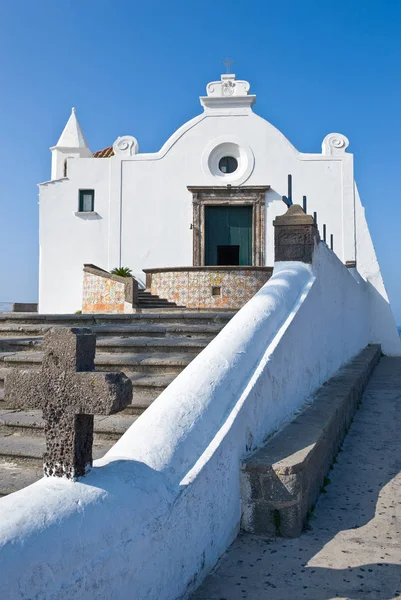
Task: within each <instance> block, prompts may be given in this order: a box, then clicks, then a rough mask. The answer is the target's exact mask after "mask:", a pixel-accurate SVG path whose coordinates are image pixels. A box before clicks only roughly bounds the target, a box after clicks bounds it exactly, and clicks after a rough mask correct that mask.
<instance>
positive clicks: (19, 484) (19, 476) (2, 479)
mask: <svg viewBox="0 0 401 600" xmlns="http://www.w3.org/2000/svg"><path fill="white" fill-rule="evenodd" d="M42 477H43V466H42V464H41V465H40V466H39V465H38V466H35V465H29V466H28V465H26V464H18V463H16V462H14V461H13V460H12V459H10V460H7V459H5V461H4V462H1V463H0V498H1V497H2V496H7V494H12V493H13V492H17V491H18V490H20V489H22V488H24V487H26V486H27V485H31V483H35V481H38V479H41V478H42Z"/></svg>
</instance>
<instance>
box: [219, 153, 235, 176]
mask: <svg viewBox="0 0 401 600" xmlns="http://www.w3.org/2000/svg"><path fill="white" fill-rule="evenodd" d="M237 168H238V161H237V159H236V158H234V157H233V156H223V158H221V159H220V161H219V169H220V171H221V172H222V173H234V171H236V170H237Z"/></svg>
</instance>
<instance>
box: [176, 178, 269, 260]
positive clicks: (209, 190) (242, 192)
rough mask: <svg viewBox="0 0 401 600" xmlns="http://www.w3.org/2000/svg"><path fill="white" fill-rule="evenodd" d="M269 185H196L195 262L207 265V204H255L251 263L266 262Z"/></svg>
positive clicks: (194, 191) (192, 189) (193, 191)
mask: <svg viewBox="0 0 401 600" xmlns="http://www.w3.org/2000/svg"><path fill="white" fill-rule="evenodd" d="M269 189H270V186H268V185H265V186H256V185H252V186H247V187H245V186H244V187H234V186H232V187H229V186H224V187H214V186H213V187H209V186H202V187H193V186H188V190H189V191H190V192H192V196H193V200H192V202H193V266H194V267H202V266H205V206H223V205H230V206H249V205H251V206H252V266H253V267H263V266H264V264H265V196H266V192H267V191H268V190H269Z"/></svg>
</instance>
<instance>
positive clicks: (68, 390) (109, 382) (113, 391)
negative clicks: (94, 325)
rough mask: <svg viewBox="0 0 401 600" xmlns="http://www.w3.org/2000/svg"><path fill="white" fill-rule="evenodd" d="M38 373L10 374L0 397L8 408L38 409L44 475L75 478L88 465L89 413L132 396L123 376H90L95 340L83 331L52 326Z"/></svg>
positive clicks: (112, 408)
mask: <svg viewBox="0 0 401 600" xmlns="http://www.w3.org/2000/svg"><path fill="white" fill-rule="evenodd" d="M43 348H44V357H43V363H42V369H41V370H40V371H39V372H38V371H19V370H18V371H17V370H15V371H12V372H11V373H10V374H8V375H7V376H6V379H5V398H6V399H7V404H8V406H12V407H13V408H28V407H29V408H41V409H42V410H43V418H44V420H45V434H46V453H45V455H44V464H43V470H44V474H45V475H47V476H51V475H55V476H57V477H67V478H69V479H75V478H76V477H80V476H81V475H84V474H85V473H86V472H87V471H88V469H90V467H91V466H92V443H93V415H94V414H99V415H110V414H113V413H116V412H118V411H120V410H121V409H123V408H124V407H125V406H127V404H129V403H130V401H131V397H132V383H131V380H130V379H128V377H126V375H124V373H106V372H101V371H99V372H96V371H95V370H94V369H95V365H94V359H95V352H96V336H95V334H94V333H93V332H92V330H91V329H88V328H68V327H62V328H57V329H55V328H53V329H51V330H49V331H48V332H47V333H46V334H45V336H44V338H43Z"/></svg>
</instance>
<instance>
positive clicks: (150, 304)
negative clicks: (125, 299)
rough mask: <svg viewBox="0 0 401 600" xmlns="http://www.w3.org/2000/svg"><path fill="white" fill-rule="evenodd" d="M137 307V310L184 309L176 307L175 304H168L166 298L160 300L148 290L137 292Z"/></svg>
mask: <svg viewBox="0 0 401 600" xmlns="http://www.w3.org/2000/svg"><path fill="white" fill-rule="evenodd" d="M138 307H139V308H145V309H146V308H151V309H155V308H184V307H181V306H178V305H177V304H176V303H175V302H170V301H169V300H166V298H160V296H157V295H156V294H152V293H151V292H149V290H139V291H138Z"/></svg>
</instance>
